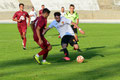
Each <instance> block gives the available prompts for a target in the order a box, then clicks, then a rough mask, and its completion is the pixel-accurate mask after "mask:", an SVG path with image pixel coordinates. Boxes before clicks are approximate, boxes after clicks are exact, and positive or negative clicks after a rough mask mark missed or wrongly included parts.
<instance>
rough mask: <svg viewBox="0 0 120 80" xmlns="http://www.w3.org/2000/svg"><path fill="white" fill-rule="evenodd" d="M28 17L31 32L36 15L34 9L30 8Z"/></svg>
mask: <svg viewBox="0 0 120 80" xmlns="http://www.w3.org/2000/svg"><path fill="white" fill-rule="evenodd" d="M29 15H30V25H31V29H32V31H33V23H34V20H35V19H36V18H37V13H36V11H35V10H34V7H32V11H30V13H29Z"/></svg>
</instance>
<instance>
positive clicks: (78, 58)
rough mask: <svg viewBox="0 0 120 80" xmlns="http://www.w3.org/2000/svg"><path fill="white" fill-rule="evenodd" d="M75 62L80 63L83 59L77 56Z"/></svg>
mask: <svg viewBox="0 0 120 80" xmlns="http://www.w3.org/2000/svg"><path fill="white" fill-rule="evenodd" d="M76 61H77V62H78V63H82V62H83V61H84V57H83V56H81V55H79V56H77V59H76Z"/></svg>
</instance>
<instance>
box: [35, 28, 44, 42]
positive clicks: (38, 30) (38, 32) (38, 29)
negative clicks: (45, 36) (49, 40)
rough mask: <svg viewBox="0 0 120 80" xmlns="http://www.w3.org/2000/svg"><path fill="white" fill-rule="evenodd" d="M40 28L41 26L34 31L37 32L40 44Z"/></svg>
mask: <svg viewBox="0 0 120 80" xmlns="http://www.w3.org/2000/svg"><path fill="white" fill-rule="evenodd" d="M40 29H41V27H37V29H36V33H37V36H38V39H39V43H40V44H42V43H43V41H42V39H41V36H40Z"/></svg>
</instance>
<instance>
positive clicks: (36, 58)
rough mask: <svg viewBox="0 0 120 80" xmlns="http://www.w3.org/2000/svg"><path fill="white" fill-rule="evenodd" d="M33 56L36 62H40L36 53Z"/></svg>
mask: <svg viewBox="0 0 120 80" xmlns="http://www.w3.org/2000/svg"><path fill="white" fill-rule="evenodd" d="M33 58H34V59H35V61H36V62H37V63H38V64H40V61H39V57H37V56H36V55H34V56H33Z"/></svg>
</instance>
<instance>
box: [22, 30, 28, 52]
mask: <svg viewBox="0 0 120 80" xmlns="http://www.w3.org/2000/svg"><path fill="white" fill-rule="evenodd" d="M22 36H23V49H24V50H25V49H26V41H27V39H26V32H23V35H22Z"/></svg>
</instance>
